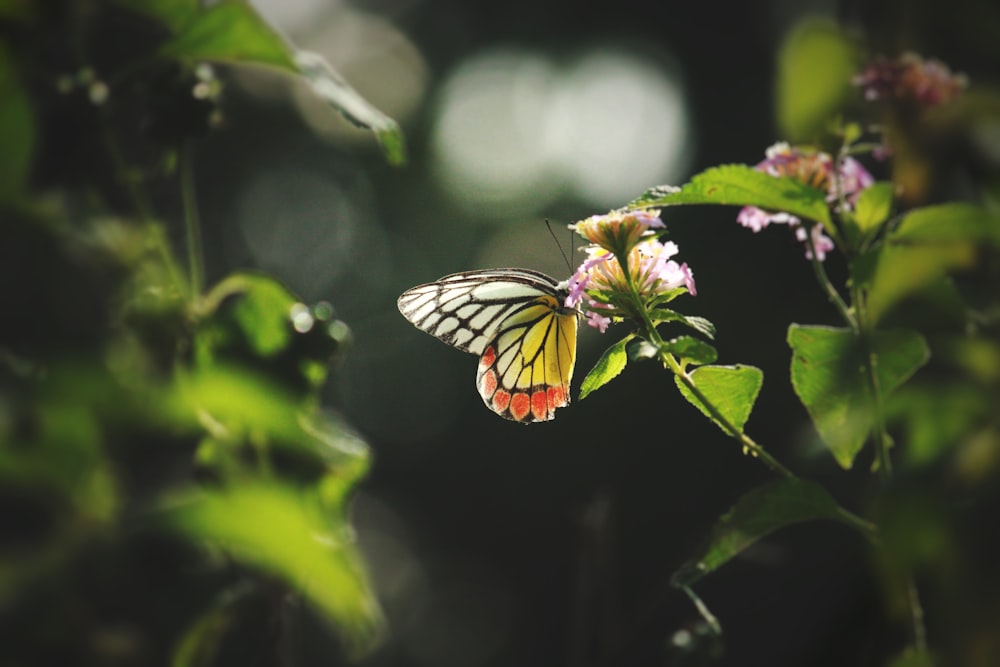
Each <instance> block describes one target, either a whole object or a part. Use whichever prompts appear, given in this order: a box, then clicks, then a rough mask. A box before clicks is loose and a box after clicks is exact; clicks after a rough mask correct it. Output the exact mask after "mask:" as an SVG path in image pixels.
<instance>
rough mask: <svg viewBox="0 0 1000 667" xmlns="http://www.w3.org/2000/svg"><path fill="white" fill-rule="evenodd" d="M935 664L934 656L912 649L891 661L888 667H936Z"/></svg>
mask: <svg viewBox="0 0 1000 667" xmlns="http://www.w3.org/2000/svg"><path fill="white" fill-rule="evenodd" d="M935 664H937V663H936V662H935V661H934V656H933V655H931V654H930V653H928V652H927V651H920V650H918V649H915V648H912V647H911V648H907V649H906V650H905V651H903V652H902V653H900V654H899V655H897V656H896V657H895V658H893V659H892V660H890V661H889V662H888V664H887V665H886V667H934V665H935Z"/></svg>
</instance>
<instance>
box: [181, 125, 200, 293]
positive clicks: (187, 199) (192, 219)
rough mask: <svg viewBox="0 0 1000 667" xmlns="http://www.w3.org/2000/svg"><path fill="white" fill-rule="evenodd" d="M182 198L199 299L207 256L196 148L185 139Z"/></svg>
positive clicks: (190, 264) (190, 267)
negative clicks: (200, 214)
mask: <svg viewBox="0 0 1000 667" xmlns="http://www.w3.org/2000/svg"><path fill="white" fill-rule="evenodd" d="M180 178H181V198H182V199H183V202H184V231H185V241H186V244H187V255H188V281H189V283H190V290H191V298H192V299H197V298H198V296H199V295H200V294H201V291H202V288H203V287H204V275H205V257H204V252H203V250H202V244H201V222H200V220H199V219H198V198H197V196H196V193H195V183H194V148H193V144H192V142H190V141H185V142H184V144H183V145H182V146H181V148H180Z"/></svg>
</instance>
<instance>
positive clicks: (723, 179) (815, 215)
mask: <svg viewBox="0 0 1000 667" xmlns="http://www.w3.org/2000/svg"><path fill="white" fill-rule="evenodd" d="M677 204H731V205H735V206H757V207H759V208H763V209H768V210H771V211H785V212H787V213H791V214H792V215H796V216H798V217H800V218H808V219H810V220H815V221H817V222H820V223H822V224H823V225H824V226H829V225H831V224H832V223H831V221H830V211H829V209H828V208H827V204H826V193H825V192H824V191H822V190H818V189H816V188H813V187H810V186H808V185H806V184H805V183H802V182H801V181H798V180H796V179H794V178H789V177H787V176H771V175H769V174H765V173H764V172H762V171H757V170H756V169H754V168H753V167H750V166H747V165H743V164H728V165H723V166H721V167H712V168H710V169H706V170H705V171H703V172H701V173H700V174H696V175H695V176H693V177H692V178H691V181H690V182H689V183H686V184H685V185H684V186H683V187H681V188H680V189H676V188H668V187H666V186H661V187H657V188H653V189H651V190H648V191H647V192H645V193H644V194H642V195H641V196H640V197H639V198H638V199H636V200H634V201H632V202H630V203H629V207H631V208H654V207H658V206H674V205H677Z"/></svg>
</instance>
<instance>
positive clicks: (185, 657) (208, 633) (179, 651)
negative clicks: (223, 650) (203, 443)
mask: <svg viewBox="0 0 1000 667" xmlns="http://www.w3.org/2000/svg"><path fill="white" fill-rule="evenodd" d="M252 592H253V587H252V586H250V585H248V584H247V583H243V584H237V585H235V586H232V587H230V588H226V589H224V590H223V591H222V593H221V594H219V595H218V596H216V600H215V601H214V603H213V604H212V606H211V607H209V608H208V609H207V610H205V611H204V612H202V613H201V614H199V615H198V616H197V617H196V618H195V619H194V622H193V623H191V624H190V625H189V626H188V628H187V630H186V631H185V632H184V634H183V635H182V636H181V638H180V639H179V640H178V641H177V643H176V645H175V646H174V652H173V656H172V658H171V661H170V665H171V667H211V666H212V665H215V664H216V659H215V658H216V655H217V653H218V649H219V645H220V644H221V643H222V638H223V636H225V634H226V633H227V632H228V631H229V630H230V628H231V627H232V626H233V624H234V620H235V618H234V617H235V616H236V615H237V610H236V609H235V607H236V606H237V605H238V604H239V603H240V602H242V601H243V600H244V599H245V598H246V597H247V596H248V595H249V594H250V593H252Z"/></svg>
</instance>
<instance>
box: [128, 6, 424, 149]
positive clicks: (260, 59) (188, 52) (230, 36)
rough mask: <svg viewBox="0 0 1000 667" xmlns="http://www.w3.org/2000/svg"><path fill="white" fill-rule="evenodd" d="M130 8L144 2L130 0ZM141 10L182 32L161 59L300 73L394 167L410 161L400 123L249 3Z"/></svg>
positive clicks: (167, 45) (164, 47) (164, 48)
mask: <svg viewBox="0 0 1000 667" xmlns="http://www.w3.org/2000/svg"><path fill="white" fill-rule="evenodd" d="M128 4H129V5H133V4H141V3H135V2H132V0H128ZM140 11H144V12H145V13H147V14H151V15H155V16H156V17H157V18H160V19H161V20H164V21H165V22H167V23H168V24H169V25H171V26H172V27H173V28H174V29H175V30H176V31H177V34H175V36H174V37H173V39H171V40H170V41H169V42H167V43H166V44H164V46H163V47H162V48H161V50H160V55H162V56H164V57H167V58H176V59H179V60H187V61H196V60H210V61H215V62H223V63H230V64H239V65H267V66H272V67H277V68H278V69H281V70H284V71H286V72H290V73H293V74H297V75H299V76H301V77H302V78H303V79H304V80H305V81H306V82H307V83H309V85H310V86H311V88H312V90H313V92H314V93H315V94H316V95H318V96H319V97H320V98H321V99H323V100H324V101H325V102H327V103H329V104H330V106H331V107H333V108H334V109H335V110H336V111H338V112H340V114H341V115H343V116H344V118H346V119H347V120H348V121H350V122H351V123H353V124H354V125H355V126H357V127H360V128H363V129H366V130H370V131H371V132H372V133H373V134H374V135H375V139H376V141H378V144H379V146H380V147H381V149H382V153H383V155H384V156H385V159H386V161H387V162H388V163H389V164H391V165H394V166H398V165H402V164H404V163H405V162H406V144H405V141H404V138H403V132H402V130H401V129H400V127H399V124H398V123H397V122H396V121H395V120H393V119H392V118H390V117H389V116H387V115H385V114H384V113H382V112H381V111H380V110H379V109H377V108H376V107H375V106H373V105H372V104H371V103H370V102H368V101H367V100H366V99H365V98H364V97H362V96H361V95H360V94H359V93H358V92H357V91H356V90H355V89H354V88H353V87H351V85H350V84H349V83H347V81H345V80H344V78H343V77H342V76H340V74H339V73H338V72H337V71H336V70H335V69H334V68H333V67H332V66H331V65H330V64H329V63H328V62H327V61H326V60H325V59H324V58H323V57H322V56H320V55H319V54H316V53H312V52H309V51H299V50H296V49H295V47H294V46H293V45H292V44H290V43H289V42H288V41H287V40H285V38H284V37H283V36H282V35H281V34H279V33H278V32H277V31H276V30H275V28H274V27H273V26H271V25H270V24H269V23H268V22H267V21H265V20H264V19H263V18H262V17H261V16H260V14H258V13H257V12H256V10H254V8H253V6H252V5H251V4H250V3H247V2H241V1H239V0H228V1H226V0H223V1H222V2H220V3H218V4H216V5H214V6H211V7H209V8H208V9H206V10H204V11H201V12H199V13H197V14H196V15H194V16H192V15H191V8H190V6H189V3H186V2H185V3H183V4H181V5H177V6H175V5H174V4H172V3H170V2H168V1H166V0H159V2H157V3H156V4H155V5H154V6H152V7H151V8H145V9H141V10H140Z"/></svg>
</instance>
